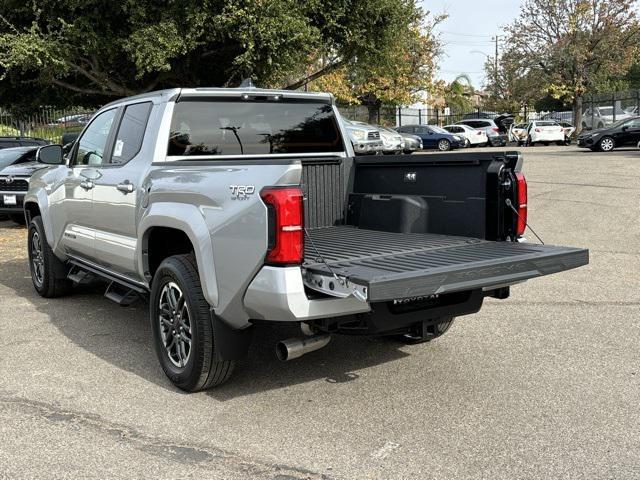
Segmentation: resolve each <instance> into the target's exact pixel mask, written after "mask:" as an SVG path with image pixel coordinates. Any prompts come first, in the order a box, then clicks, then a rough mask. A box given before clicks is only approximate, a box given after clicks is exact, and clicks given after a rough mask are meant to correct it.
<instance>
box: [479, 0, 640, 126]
mask: <svg viewBox="0 0 640 480" xmlns="http://www.w3.org/2000/svg"><path fill="white" fill-rule="evenodd" d="M636 10H637V5H636V2H635V0H526V1H525V2H524V4H523V5H522V10H521V12H520V15H519V17H518V18H517V19H516V20H515V21H514V22H513V23H512V24H511V25H509V26H508V27H507V28H506V32H507V37H508V38H507V40H506V45H507V49H506V51H505V53H504V55H503V56H502V58H501V60H500V67H499V69H500V71H499V72H498V75H497V76H496V75H495V72H493V71H491V68H492V67H491V66H490V65H487V68H488V69H489V71H488V78H489V79H491V80H490V81H491V82H495V80H493V79H495V78H497V79H498V83H499V84H502V86H500V85H498V86H492V87H491V88H490V91H491V90H493V89H494V88H495V89H496V90H497V91H498V92H499V94H498V97H499V98H501V99H504V100H509V101H512V102H518V103H526V102H527V101H529V100H530V95H528V94H527V92H529V94H530V93H535V94H536V95H538V96H539V97H540V96H544V95H545V94H546V93H548V94H550V95H551V96H552V97H554V98H557V99H561V100H563V101H565V102H567V103H570V104H572V105H573V109H574V122H575V123H576V125H577V126H578V127H579V126H580V125H581V118H582V99H583V96H584V94H585V92H587V91H594V90H596V89H597V88H598V86H599V85H603V84H606V83H607V82H611V80H612V79H615V78H617V77H622V76H624V75H625V73H626V72H627V71H628V69H629V67H630V65H631V63H632V62H633V61H634V59H636V58H637V55H638V53H639V47H640V29H639V26H638V18H637V12H636Z"/></svg>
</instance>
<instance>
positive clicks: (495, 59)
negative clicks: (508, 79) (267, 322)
mask: <svg viewBox="0 0 640 480" xmlns="http://www.w3.org/2000/svg"><path fill="white" fill-rule="evenodd" d="M494 40H495V42H496V55H495V57H494V58H493V73H494V75H495V77H496V78H495V82H496V89H497V88H498V41H499V40H500V35H496V36H495V37H494Z"/></svg>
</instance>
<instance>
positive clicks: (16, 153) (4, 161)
mask: <svg viewBox="0 0 640 480" xmlns="http://www.w3.org/2000/svg"><path fill="white" fill-rule="evenodd" d="M28 151H29V150H28V149H23V148H20V149H15V150H14V149H13V148H6V149H4V150H0V170H1V169H3V168H4V167H8V166H9V165H12V164H13V163H14V162H15V161H16V160H18V159H19V158H20V157H22V156H23V155H24V154H25V153H27V152H28Z"/></svg>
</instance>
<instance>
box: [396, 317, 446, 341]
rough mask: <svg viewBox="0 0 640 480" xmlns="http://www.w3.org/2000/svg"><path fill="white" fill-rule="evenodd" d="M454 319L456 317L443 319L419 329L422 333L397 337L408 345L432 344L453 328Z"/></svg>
mask: <svg viewBox="0 0 640 480" xmlns="http://www.w3.org/2000/svg"><path fill="white" fill-rule="evenodd" d="M453 319H454V317H443V318H441V319H440V322H439V323H436V324H433V325H429V326H427V327H422V328H419V329H418V330H421V332H420V333H418V331H416V332H413V333H405V334H404V335H397V336H395V337H396V338H397V339H398V340H400V341H401V342H403V343H406V344H407V345H416V344H419V343H425V342H430V341H431V340H433V339H436V338H438V337H441V336H442V335H444V334H445V333H446V332H447V331H448V330H449V328H451V325H452V324H453Z"/></svg>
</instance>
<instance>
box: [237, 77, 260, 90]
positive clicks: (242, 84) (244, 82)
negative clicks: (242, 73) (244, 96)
mask: <svg viewBox="0 0 640 480" xmlns="http://www.w3.org/2000/svg"><path fill="white" fill-rule="evenodd" d="M238 88H256V86H255V85H254V84H253V80H251V77H247V78H245V79H244V80H242V82H240V86H239V87H238Z"/></svg>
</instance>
